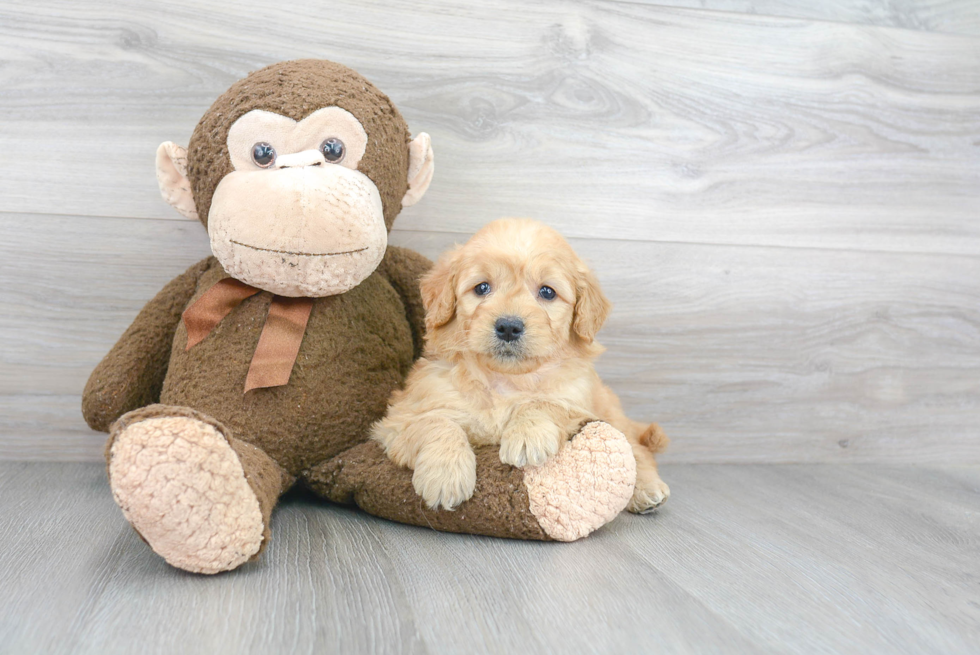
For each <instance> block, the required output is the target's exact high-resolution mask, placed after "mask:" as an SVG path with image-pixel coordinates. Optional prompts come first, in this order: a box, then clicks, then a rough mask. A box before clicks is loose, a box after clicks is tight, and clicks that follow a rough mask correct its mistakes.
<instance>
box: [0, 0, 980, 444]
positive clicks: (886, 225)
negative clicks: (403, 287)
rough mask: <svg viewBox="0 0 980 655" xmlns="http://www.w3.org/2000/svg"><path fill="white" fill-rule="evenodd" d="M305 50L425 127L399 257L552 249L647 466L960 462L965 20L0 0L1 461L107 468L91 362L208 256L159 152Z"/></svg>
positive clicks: (715, 10) (974, 355) (976, 368)
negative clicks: (596, 313) (603, 311)
mask: <svg viewBox="0 0 980 655" xmlns="http://www.w3.org/2000/svg"><path fill="white" fill-rule="evenodd" d="M664 4H673V5H676V6H673V7H665V6H663V5H664ZM299 57H323V58H328V59H334V60H337V61H340V62H343V63H345V64H347V65H349V66H351V67H353V68H355V69H357V70H359V71H360V72H362V73H363V74H365V75H366V76H367V77H369V78H370V79H372V80H373V81H374V82H375V83H376V84H377V85H378V86H379V87H380V88H381V89H383V90H384V91H386V92H387V93H388V94H389V95H390V96H391V97H392V98H393V99H394V100H395V102H396V103H397V104H398V105H399V106H400V108H401V109H402V112H403V113H404V114H405V116H406V118H407V119H408V121H409V125H410V127H411V128H412V130H413V131H416V132H417V131H426V132H429V133H430V134H431V135H432V138H433V145H434V148H435V151H436V161H437V169H436V177H435V180H434V182H433V184H432V187H431V189H430V191H429V194H428V195H427V196H426V198H425V199H424V200H423V201H422V202H421V203H419V205H417V206H415V207H413V208H411V209H409V210H406V211H405V212H404V213H403V214H402V216H401V217H400V218H399V220H398V222H397V224H396V231H395V232H394V234H393V236H392V240H393V242H394V243H397V244H400V245H408V246H411V247H414V248H417V249H418V250H419V251H421V252H423V253H424V254H426V255H429V256H430V257H431V256H435V255H436V254H438V253H439V252H440V251H441V250H442V249H444V248H446V247H447V246H449V245H451V244H452V243H453V242H454V241H461V240H465V239H466V237H467V235H469V234H470V233H472V232H473V231H474V230H475V229H476V228H478V227H479V226H480V225H482V224H483V223H485V222H487V221H489V220H492V219H494V218H497V217H500V216H504V215H521V216H533V217H536V218H539V219H542V220H544V221H547V222H549V223H550V224H552V225H554V226H555V227H557V228H558V229H560V230H561V231H563V232H564V233H565V234H566V235H567V236H569V237H570V238H571V240H572V243H573V245H574V246H575V247H576V248H577V249H578V250H579V252H580V253H581V254H582V255H584V256H585V257H586V258H587V259H588V260H589V261H591V262H592V263H593V265H594V266H595V268H596V269H597V271H598V273H599V276H600V279H601V280H602V281H603V283H604V285H605V287H606V290H607V292H608V294H609V296H610V297H611V298H612V299H613V300H614V302H615V304H616V309H615V310H614V313H613V316H612V318H611V320H610V321H609V323H608V324H607V327H606V328H605V330H604V331H603V333H602V337H601V338H602V341H603V342H604V343H605V344H606V346H607V347H608V352H607V354H606V355H604V357H603V359H602V360H601V363H600V370H601V372H602V373H603V375H604V376H605V377H606V379H607V381H608V382H610V384H611V385H612V386H613V387H614V389H616V390H617V391H618V392H619V393H620V394H621V395H622V397H623V399H624V404H625V405H626V408H627V410H628V411H629V412H630V413H631V414H632V415H634V416H635V417H636V418H638V419H641V418H646V419H654V420H658V421H659V422H660V423H661V424H662V425H663V426H664V427H665V428H666V430H667V432H668V434H669V435H670V436H671V437H672V438H673V440H674V441H673V446H672V448H671V451H670V453H669V454H668V455H667V456H665V458H664V459H665V460H673V461H685V462H720V461H725V462H728V461H736V462H771V461H783V462H784V461H817V462H820V461H827V462H832V461H833V462H841V461H881V462H927V463H953V464H955V463H967V462H972V463H977V462H980V438H978V437H980V435H978V432H980V428H978V425H980V220H978V219H980V9H978V4H977V3H976V2H973V1H972V0H962V1H945V0H923V1H922V2H886V1H885V0H877V1H873V2H868V1H866V0H850V1H848V0H834V1H833V2H821V3H812V2H802V1H801V2H791V1H789V0H786V1H778V0H773V1H767V0H733V1H727V0H718V1H717V2H715V1H712V0H705V1H703V2H676V3H670V2H668V3H661V4H660V5H657V4H652V3H643V2H588V3H586V2H582V3H574V2H560V1H557V0H547V1H544V2H534V3H528V2H522V1H518V0H514V1H510V0H492V1H489V2H482V3H473V6H469V5H468V4H467V3H459V2H455V1H450V0H446V1H436V2H416V1H412V2H407V1H406V2H395V1H384V2H360V1H353V0H352V1H349V2H339V3H338V2H322V3H321V2H316V3H313V2H289V1H287V2H274V3H270V2H258V1H257V0H236V1H234V2H220V1H214V0H212V1H208V2H203V3H202V2H196V1H195V2H190V1H185V2H168V3H157V2H145V1H142V0H134V1H130V2H126V3H117V2H98V1H95V0H79V1H67V0H63V1H61V2H56V1H54V0H41V1H32V2H9V1H8V2H4V3H3V4H2V6H0V289H2V290H0V385H2V386H0V458H14V459H16V458H28V459H97V458H99V457H100V450H101V445H102V441H103V436H102V435H99V434H96V433H92V432H91V431H89V430H88V428H87V427H86V426H85V424H84V422H83V421H82V419H81V415H80V412H79V394H80V391H81V389H82V386H83V385H84V383H85V380H86V378H87V375H88V373H89V371H90V370H91V369H92V367H93V366H94V365H95V363H96V362H97V361H98V360H99V358H100V357H101V356H102V355H103V354H105V352H106V351H107V350H108V349H109V347H110V346H111V345H112V343H113V342H114V341H115V339H116V338H117V337H118V336H119V334H120V333H121V332H122V331H123V330H124V329H125V327H126V325H127V324H128V323H129V321H131V320H132V318H133V317H134V316H135V314H136V312H137V311H138V310H139V308H140V307H141V306H142V304H143V303H144V302H145V301H146V300H148V299H149V298H150V297H151V296H152V295H153V294H154V293H155V292H156V291H157V290H158V289H159V288H160V287H161V286H162V285H163V284H164V283H165V282H166V281H167V280H169V279H170V278H171V277H173V276H174V275H176V274H177V273H179V272H181V271H182V270H184V268H186V267H187V266H188V265H190V264H191V263H193V262H194V261H196V260H198V259H200V258H201V257H203V256H205V255H207V254H208V247H207V239H206V235H205V233H204V230H203V228H202V227H201V226H200V225H198V224H196V223H192V222H189V221H185V220H183V219H181V217H180V216H179V215H178V214H176V212H174V211H172V210H171V209H170V208H169V207H167V206H166V204H164V202H163V201H162V200H161V199H160V198H159V194H158V192H157V189H156V182H155V178H154V171H153V155H154V151H155V148H156V146H157V144H159V143H160V142H161V141H164V140H175V141H178V142H182V143H186V141H187V139H188V137H189V136H190V133H191V131H192V129H193V127H194V125H195V123H196V122H197V120H198V118H199V117H200V115H201V114H202V112H203V111H204V110H205V109H206V108H207V107H208V105H209V104H210V103H211V101H213V100H214V98H215V97H216V96H217V95H218V94H219V93H221V92H222V91H223V90H224V89H225V88H227V86H228V85H229V84H231V82H232V81H234V80H235V79H238V78H239V77H242V76H243V75H245V74H246V73H247V72H248V71H250V70H253V69H256V68H258V67H261V66H263V65H266V64H269V63H273V62H275V61H279V60H283V59H293V58H299Z"/></svg>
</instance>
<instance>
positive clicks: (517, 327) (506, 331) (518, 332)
mask: <svg viewBox="0 0 980 655" xmlns="http://www.w3.org/2000/svg"><path fill="white" fill-rule="evenodd" d="M493 327H494V332H495V333H496V335H497V339H499V340H500V341H503V342H504V343H512V342H514V341H519V340H520V339H521V337H523V336H524V321H522V320H521V319H519V318H517V317H516V316H501V317H500V318H498V319H497V322H496V323H495V324H494V326H493Z"/></svg>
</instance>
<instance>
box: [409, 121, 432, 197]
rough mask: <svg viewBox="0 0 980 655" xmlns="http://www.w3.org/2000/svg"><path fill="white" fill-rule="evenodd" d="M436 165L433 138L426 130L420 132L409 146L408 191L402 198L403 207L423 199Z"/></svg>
mask: <svg viewBox="0 0 980 655" xmlns="http://www.w3.org/2000/svg"><path fill="white" fill-rule="evenodd" d="M435 167H436V161H435V155H433V154H432V139H430V138H429V135H428V134H426V133H425V132H420V133H419V135H418V136H417V137H415V138H414V139H412V143H411V144H409V146H408V191H406V192H405V196H404V197H403V198H402V207H411V206H412V205H414V204H415V203H417V202H418V201H419V200H421V199H422V196H423V195H424V194H425V190H426V189H428V188H429V183H430V182H432V172H433V171H434V170H435Z"/></svg>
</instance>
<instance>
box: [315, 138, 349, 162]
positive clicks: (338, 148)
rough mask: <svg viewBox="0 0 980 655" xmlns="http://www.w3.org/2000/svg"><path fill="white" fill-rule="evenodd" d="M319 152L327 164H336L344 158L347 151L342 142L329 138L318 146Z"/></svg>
mask: <svg viewBox="0 0 980 655" xmlns="http://www.w3.org/2000/svg"><path fill="white" fill-rule="evenodd" d="M320 152H322V153H323V158H324V159H326V160H327V161H328V162H330V163H331V164H337V163H339V162H340V160H341V159H343V158H344V155H345V154H346V153H347V149H346V148H344V142H343V141H341V140H340V139H336V138H333V137H331V138H329V139H327V140H326V141H324V142H323V143H321V144H320Z"/></svg>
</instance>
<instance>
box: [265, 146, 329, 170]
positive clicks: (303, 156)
mask: <svg viewBox="0 0 980 655" xmlns="http://www.w3.org/2000/svg"><path fill="white" fill-rule="evenodd" d="M325 162H326V160H325V159H324V158H323V153H322V152H320V151H319V150H304V151H303V152H297V153H293V154H289V155H279V156H278V157H276V168H302V167H303V166H319V165H320V164H323V163H325Z"/></svg>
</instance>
